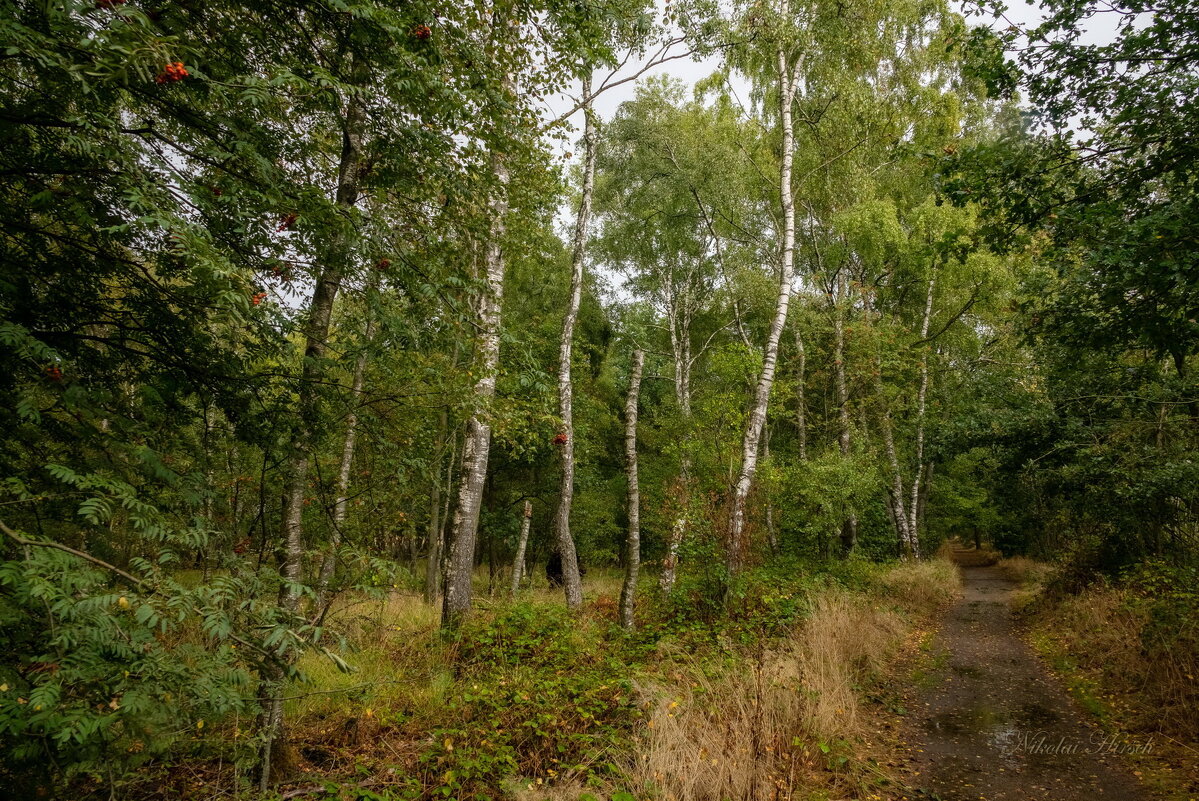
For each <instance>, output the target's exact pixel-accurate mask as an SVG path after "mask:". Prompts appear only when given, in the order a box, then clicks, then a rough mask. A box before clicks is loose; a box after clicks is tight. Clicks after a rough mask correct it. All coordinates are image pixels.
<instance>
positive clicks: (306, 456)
mask: <svg viewBox="0 0 1199 801" xmlns="http://www.w3.org/2000/svg"><path fill="white" fill-rule="evenodd" d="M365 128H366V109H365V107H364V106H363V104H362V100H361V99H360V98H359V97H358V96H357V95H353V94H352V95H350V97H349V98H348V99H347V101H346V111H345V118H344V119H343V121H342V143H341V157H340V160H339V162H338V171H337V190H336V193H335V195H334V203H335V204H336V205H337V207H338V209H339V210H341V211H342V212H347V213H348V212H349V211H350V210H351V209H352V208H353V207H354V206H355V205H357V203H358V197H359V195H360V194H361V186H360V177H361V173H362V164H363V147H362V138H363V136H364V130H365ZM347 250H348V248H347V243H346V241H345V240H344V239H343V238H341V237H338V238H337V239H336V240H335V241H333V242H331V243H330V245H329V247H328V248H327V250H326V252H325V253H324V254H322V256H321V262H322V263H321V269H320V273H319V275H318V276H317V281H316V286H315V287H314V288H313V292H312V300H311V302H310V304H309V307H308V317H307V320H306V321H305V325H304V340H305V344H304V366H303V369H302V372H301V376H300V384H299V390H298V393H299V404H298V405H299V415H298V421H297V422H298V425H297V426H296V429H295V431H294V432H293V434H292V441H291V444H290V450H291V455H290V457H289V459H288V464H287V471H286V473H285V476H286V479H285V483H284V487H285V490H284V497H283V514H282V521H283V525H282V532H281V533H282V540H283V544H284V560H283V564H282V569H281V570H280V571H279V572H280V577H281V578H282V579H283V588H282V592H281V595H280V603H281V605H282V606H283V608H284V609H285V610H286V611H288V612H295V611H296V610H297V609H298V607H299V603H300V586H301V582H302V581H303V578H304V575H303V570H304V565H303V561H304V500H305V498H304V496H305V494H306V491H307V489H308V468H309V464H310V462H311V460H312V439H313V432H314V431H315V430H316V422H317V417H318V414H319V409H318V400H319V398H318V395H317V387H318V386H319V384H320V382H321V381H322V380H323V378H324V366H323V363H322V360H323V358H324V355H325V343H326V341H327V340H328V338H329V326H330V322H331V320H332V317H333V303H334V301H335V300H336V299H337V293H338V291H339V290H340V289H341V282H342V280H343V279H344V278H345V271H346V267H347V262H348V255H349V254H348V252H347ZM283 676H284V671H283V669H282V668H281V667H279V666H272V667H271V668H269V669H268V670H266V671H264V682H263V683H264V689H265V690H266V692H267V693H268V697H269V698H270V701H268V702H267V703H266V705H265V709H264V711H263V715H262V723H263V734H264V736H263V746H262V751H261V754H260V756H261V760H260V763H261V764H260V766H259V767H260V772H259V777H258V786H259V789H260V790H261V791H262V792H265V791H266V789H267V787H268V786H269V784H270V777H271V762H272V757H273V752H274V750H275V745H276V743H277V742H278V741H279V740H280V738H281V735H282V731H283V701H282V699H281V698H280V697H279V692H280V690H281V689H282V683H283Z"/></svg>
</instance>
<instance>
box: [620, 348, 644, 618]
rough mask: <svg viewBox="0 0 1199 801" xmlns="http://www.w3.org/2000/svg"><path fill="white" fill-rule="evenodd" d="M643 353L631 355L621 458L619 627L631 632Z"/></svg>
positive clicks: (638, 561) (637, 531)
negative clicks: (623, 511)
mask: <svg viewBox="0 0 1199 801" xmlns="http://www.w3.org/2000/svg"><path fill="white" fill-rule="evenodd" d="M644 366H645V351H643V350H641V348H637V350H635V351H634V352H633V369H632V372H631V373H630V374H629V394H628V397H627V398H626V399H625V405H624V456H625V471H626V474H627V476H628V516H629V531H628V536H627V538H626V540H625V568H624V586H623V587H621V589H620V625H621V626H623V627H624V628H626V629H632V628H633V625H634V622H633V606H634V603H635V601H636V597H637V573H638V572H639V571H640V569H641V488H640V485H639V484H638V483H637V398H638V396H639V395H640V393H641V370H642V368H643V367H644Z"/></svg>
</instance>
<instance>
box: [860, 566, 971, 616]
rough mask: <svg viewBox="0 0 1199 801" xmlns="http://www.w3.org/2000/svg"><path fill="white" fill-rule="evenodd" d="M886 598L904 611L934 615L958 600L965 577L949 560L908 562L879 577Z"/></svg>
mask: <svg viewBox="0 0 1199 801" xmlns="http://www.w3.org/2000/svg"><path fill="white" fill-rule="evenodd" d="M878 583H879V584H880V585H881V587H882V588H883V591H884V593H885V594H886V595H888V596H889V597H891V598H893V599H894V600H895V601H896V602H897V603H898V604H899V605H900V606H901V607H902V608H904V609H906V610H908V611H910V612H916V613H917V614H924V615H927V614H932V613H933V612H935V611H937V610H938V609H939V608H941V607H942V606H944V605H945V604H947V603H949V602H950V601H952V600H954V599H955V598H957V597H958V595H959V594H960V593H961V591H962V577H961V575H960V574H959V573H958V570H957V568H956V567H955V566H954V564H953V563H952V562H950V561H949V560H947V559H942V558H937V559H929V560H927V561H921V562H904V563H901V564H899V565H897V566H895V567H893V568H891V569H890V570H887V571H886V572H884V573H883V574H882V575H881V576H879V579H878Z"/></svg>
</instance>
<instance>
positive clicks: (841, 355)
mask: <svg viewBox="0 0 1199 801" xmlns="http://www.w3.org/2000/svg"><path fill="white" fill-rule="evenodd" d="M836 287H837V290H836V294H835V295H834V297H833V298H832V307H833V309H832V311H833V376H834V379H835V381H834V383H835V385H836V388H837V426H838V431H837V446H838V448H839V449H840V452H841V458H842V459H848V458H849V451H850V445H851V443H850V424H849V382H848V380H847V379H846V376H845V299H846V295H847V294H848V290H847V288H846V286H845V276H844V275H843V274H842V273H840V272H838V274H837V279H836ZM857 542H858V516H857V514H856V513H854V512H852V511H851V512H850V513H849V515H848V516H846V518H845V520H843V521H842V522H841V553H842V555H846V556H847V555H849V553H850V552H851V551H852V550H853V549H854V546H855V545H857Z"/></svg>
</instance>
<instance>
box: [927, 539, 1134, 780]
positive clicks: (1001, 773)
mask: <svg viewBox="0 0 1199 801" xmlns="http://www.w3.org/2000/svg"><path fill="white" fill-rule="evenodd" d="M980 556H981V554H979V552H977V551H973V550H966V549H964V548H960V547H959V548H955V549H954V550H953V553H952V557H953V559H954V561H955V562H957V563H958V564H959V566H960V567H961V571H962V577H963V582H964V592H963V594H962V597H961V598H960V599H959V600H958V601H957V603H956V604H954V605H953V606H952V607H951V608H950V610H949V612H948V614H947V616H946V618H945V621H944V624H943V625H942V627H941V629H940V630H939V632H938V633H937V634H936V636H935V639H934V640H933V642H932V645H931V648H929V649H926V650H927V651H928V652H929V653H930V654H931V656H930V658H929V661H930V664H929V665H928V666H927V668H928V669H927V671H920V672H918V679H919V680H918V681H916V682H915V683H914V685H913V686H912V688H911V690H910V696H911V697H910V700H911V704H910V707H909V708H910V709H911V710H912V711H911V713H910V715H909V716H908V717H907V721H906V724H905V729H904V735H903V738H904V740H905V741H906V744H907V746H908V749H909V754H910V757H909V759H908V760H905V761H906V762H907V763H908V764H907V767H908V768H909V773H910V776H909V778H908V784H909V787H910V788H911V790H910V793H911V797H913V798H929V797H932V798H939V799H942V801H967V799H969V801H980V800H982V799H985V800H986V801H1003V800H1006V799H1012V800H1018V799H1041V798H1043V799H1054V801H1072V800H1073V799H1080V800H1081V799H1086V800H1087V801H1093V800H1094V799H1102V798H1112V799H1120V801H1134V800H1135V799H1142V798H1146V797H1147V794H1146V793H1145V791H1144V789H1143V788H1142V787H1141V785H1140V783H1139V781H1138V779H1137V778H1136V777H1135V776H1134V775H1133V773H1132V771H1131V769H1130V768H1129V767H1128V766H1127V764H1126V763H1125V759H1124V756H1123V754H1125V753H1128V751H1129V749H1138V748H1140V749H1144V748H1145V747H1146V744H1145V743H1141V742H1139V741H1136V740H1133V739H1125V738H1121V737H1119V736H1115V735H1111V734H1109V733H1108V732H1106V731H1104V730H1103V729H1102V728H1100V727H1099V726H1098V725H1096V724H1095V723H1094V722H1092V721H1091V720H1090V719H1089V718H1088V716H1087V715H1086V714H1085V713H1084V712H1082V711H1081V710H1079V709H1078V708H1077V707H1076V705H1075V702H1074V701H1073V699H1072V698H1071V696H1070V694H1069V693H1068V691H1067V690H1066V688H1065V687H1064V686H1063V685H1062V684H1061V682H1060V681H1059V680H1058V679H1057V678H1055V677H1054V676H1053V675H1052V674H1051V673H1050V672H1049V670H1048V669H1047V667H1046V666H1045V664H1044V663H1043V662H1042V661H1041V659H1040V658H1038V657H1037V655H1036V654H1035V653H1034V652H1033V650H1032V649H1031V648H1030V647H1029V645H1028V644H1027V643H1026V642H1025V641H1024V639H1023V638H1022V637H1021V635H1020V633H1019V632H1018V630H1017V627H1016V624H1015V621H1014V617H1013V614H1012V607H1011V602H1012V594H1013V591H1014V590H1015V589H1016V587H1017V584H1018V582H1017V581H1016V580H1014V579H1013V578H1011V577H1010V576H1009V575H1008V574H1007V573H1006V572H1005V571H1004V570H1003V569H1002V568H1001V567H998V566H994V565H991V564H987V563H986V562H988V561H991V560H986V559H981V558H979V557H980ZM980 562H981V564H980Z"/></svg>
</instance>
